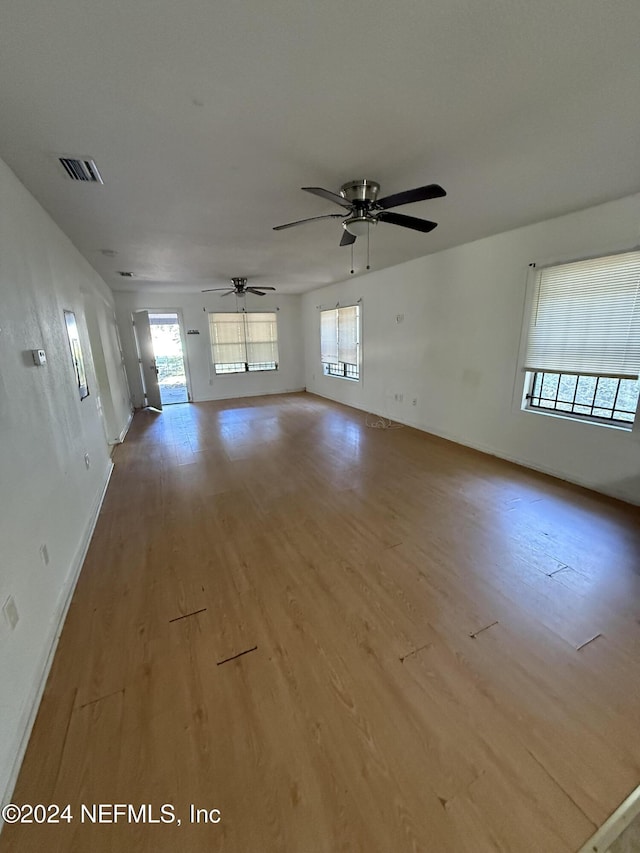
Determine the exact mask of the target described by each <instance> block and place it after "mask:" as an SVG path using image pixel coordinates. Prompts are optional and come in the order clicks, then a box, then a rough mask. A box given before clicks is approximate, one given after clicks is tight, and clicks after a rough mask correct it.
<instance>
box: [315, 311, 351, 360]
mask: <svg viewBox="0 0 640 853" xmlns="http://www.w3.org/2000/svg"><path fill="white" fill-rule="evenodd" d="M359 318H360V308H359V306H358V305H348V306H347V307H345V308H332V309H331V310H330V311H321V312H320V360H321V361H322V363H323V364H339V363H344V364H358V343H359V334H358V323H359Z"/></svg>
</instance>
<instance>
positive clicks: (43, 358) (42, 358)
mask: <svg viewBox="0 0 640 853" xmlns="http://www.w3.org/2000/svg"><path fill="white" fill-rule="evenodd" d="M31 355H32V356H33V363H34V364H37V365H38V367H44V366H45V364H46V363H47V354H46V352H45V351H44V350H43V349H32V350H31Z"/></svg>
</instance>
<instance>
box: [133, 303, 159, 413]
mask: <svg viewBox="0 0 640 853" xmlns="http://www.w3.org/2000/svg"><path fill="white" fill-rule="evenodd" d="M133 330H134V332H135V336H136V343H137V346H138V361H139V363H140V375H141V377H142V388H143V391H144V396H145V404H146V405H147V406H151V407H152V408H154V409H162V400H161V398H160V383H159V382H158V368H157V367H156V357H155V353H154V351H153V340H152V338H151V324H150V323H149V312H148V311H136V312H135V313H134V315H133Z"/></svg>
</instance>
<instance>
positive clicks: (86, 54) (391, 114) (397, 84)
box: [0, 0, 640, 293]
mask: <svg viewBox="0 0 640 853" xmlns="http://www.w3.org/2000/svg"><path fill="white" fill-rule="evenodd" d="M639 45H640V3H638V0H562V2H558V0H535V2H532V0H397V2H393V0H233V2H222V0H218V2H215V0H48V2H45V3H43V2H42V0H2V4H1V6H0V156H2V157H3V159H5V160H6V161H7V162H8V164H9V165H10V166H11V167H12V168H13V169H14V171H15V172H16V173H17V175H18V176H19V177H20V178H21V180H22V181H23V182H24V183H25V184H26V186H27V187H28V188H29V189H30V190H31V192H32V193H33V194H34V195H35V196H36V198H37V199H38V200H39V201H40V202H41V203H42V204H43V205H44V207H45V208H46V209H47V210H48V211H49V212H50V213H51V214H52V216H53V218H54V219H55V220H56V222H57V223H58V224H59V225H60V226H61V228H62V229H63V230H64V231H65V232H66V233H67V234H68V235H69V237H70V238H71V240H72V241H73V242H74V243H75V245H76V246H77V247H78V248H79V249H80V251H81V252H82V253H83V254H84V255H85V257H86V258H87V259H88V260H89V261H90V263H91V264H92V265H93V266H94V267H95V268H96V270H98V272H99V273H100V274H101V275H102V276H103V277H104V279H105V280H106V281H107V283H108V284H109V285H110V286H111V287H113V288H114V289H124V290H131V289H134V288H135V289H138V288H147V289H151V290H159V289H167V290H173V291H175V290H178V289H185V290H190V291H194V290H196V291H197V290H200V289H201V288H204V287H211V286H215V285H217V284H221V283H226V281H227V280H228V279H229V278H230V277H231V276H247V277H248V278H249V279H250V283H253V284H256V283H258V282H262V283H264V284H271V285H274V286H276V287H277V288H278V291H279V292H292V293H295V292H302V291H304V290H308V289H311V288H313V287H316V286H318V285H322V284H327V283H329V282H333V281H338V280H341V279H344V278H346V277H347V276H348V274H349V268H350V250H349V249H348V248H340V247H339V246H338V242H339V240H340V237H341V234H342V230H341V226H340V222H339V221H337V220H335V221H334V220H328V221H323V222H316V223H310V224H308V225H304V226H300V227H299V228H293V229H290V230H286V231H282V232H275V231H273V230H272V226H274V225H279V224H281V223H284V222H288V221H291V220H294V219H301V218H304V217H309V216H316V215H320V214H323V213H333V212H338V211H339V208H337V207H334V206H332V204H331V203H329V202H325V201H323V200H322V199H320V198H317V197H314V196H312V195H309V194H307V193H303V192H301V191H300V187H302V186H310V185H315V186H323V187H326V188H327V189H330V190H333V191H337V190H338V189H339V187H340V185H341V184H342V183H344V182H345V181H347V180H350V179H352V178H360V177H365V178H370V179H373V180H377V181H378V182H379V183H380V184H381V186H382V189H381V195H388V194H390V193H395V192H398V191H400V190H404V189H409V188H412V187H415V186H420V185H423V184H428V183H432V182H437V183H440V184H441V185H442V186H443V187H444V188H445V189H446V190H447V192H448V196H447V198H445V199H439V200H434V201H427V202H421V203H419V204H414V205H408V206H406V207H402V208H400V209H399V210H398V212H402V213H407V214H410V215H414V216H420V217H425V218H429V219H435V220H436V221H438V222H439V223H440V224H439V227H438V228H437V229H436V230H435V231H434V232H432V233H431V234H420V233H416V232H411V231H407V230H405V229H402V228H398V227H396V226H393V225H389V224H382V223H380V224H379V225H378V226H377V228H376V229H375V231H374V232H373V233H372V260H371V262H372V268H374V269H379V268H382V267H387V266H390V265H392V264H396V263H400V262H402V261H405V260H409V259H411V258H414V257H418V256H420V255H424V254H428V253H430V252H433V251H436V250H439V249H443V248H445V247H449V246H453V245H457V244H460V243H464V242H467V241H470V240H473V239H476V238H480V237H483V236H486V235H489V234H493V233H497V232H500V231H504V230H507V229H509V228H515V227H517V226H520V225H524V224H527V223H531V222H535V221H539V220H541V219H546V218H548V217H551V216H554V215H558V214H562V213H566V212H569V211H572V210H576V209H580V208H583V207H587V206H589V205H591V204H595V203H598V202H601V201H605V200H609V199H613V198H618V197H620V196H623V195H627V194H629V193H632V192H636V191H638V190H640V172H639V169H638V164H639V158H638V152H639V141H640V108H639V105H640V97H639V92H640V60H639V56H640V51H639ZM57 154H72V155H82V156H90V157H93V158H94V159H95V160H96V163H97V165H98V167H99V169H100V171H101V173H102V176H103V178H104V182H105V183H104V186H96V185H85V184H78V183H72V182H70V181H68V180H66V179H65V178H64V177H63V176H62V172H61V171H60V168H59V166H58V165H57V163H56V160H55V155H57ZM363 248H364V240H358V242H357V243H356V267H357V269H358V270H362V268H363V266H364V258H363V254H362V251H361V250H362V249H363ZM104 249H111V250H114V251H117V253H118V254H117V255H116V256H115V257H114V258H110V257H107V256H105V255H103V254H102V253H101V250H104ZM117 270H132V271H133V272H134V273H135V274H136V279H135V280H133V282H132V280H131V279H128V280H127V279H121V278H120V277H118V276H117V274H116V271H117Z"/></svg>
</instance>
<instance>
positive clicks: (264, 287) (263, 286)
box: [258, 284, 275, 290]
mask: <svg viewBox="0 0 640 853" xmlns="http://www.w3.org/2000/svg"><path fill="white" fill-rule="evenodd" d="M258 287H259V288H260V290H275V287H267V285H266V284H260V285H258Z"/></svg>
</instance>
